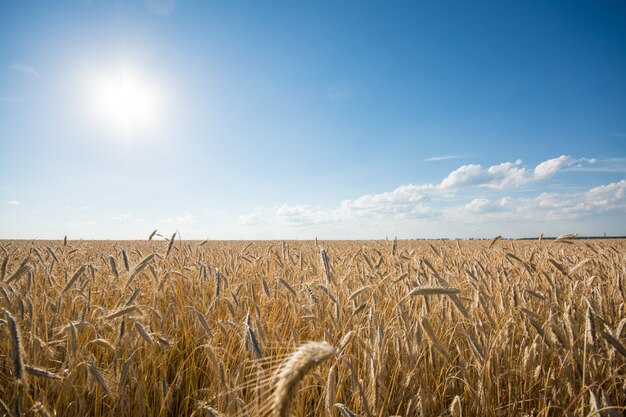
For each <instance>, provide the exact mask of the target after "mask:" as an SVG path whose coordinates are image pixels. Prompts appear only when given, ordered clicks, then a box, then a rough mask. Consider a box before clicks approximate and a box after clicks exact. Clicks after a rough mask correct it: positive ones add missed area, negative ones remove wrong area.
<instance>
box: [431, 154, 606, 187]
mask: <svg viewBox="0 0 626 417" xmlns="http://www.w3.org/2000/svg"><path fill="white" fill-rule="evenodd" d="M596 162H598V161H597V160H596V159H593V158H592V159H588V158H580V159H574V158H572V157H571V156H566V155H561V156H559V157H558V158H552V159H548V160H547V161H543V162H541V163H540V164H538V165H537V166H536V167H535V168H534V169H530V168H527V167H525V166H524V165H523V162H522V160H521V159H518V160H516V161H515V162H514V163H513V162H503V163H501V164H498V165H493V166H490V167H489V168H484V167H483V166H482V165H474V164H472V165H463V166H461V167H459V168H458V169H456V170H454V171H452V172H451V173H450V174H449V175H448V176H447V177H446V178H444V180H443V181H441V184H440V185H439V186H440V187H441V188H442V189H444V190H456V189H460V188H465V187H485V188H491V189H497V190H505V189H513V188H519V187H522V186H525V185H527V184H530V183H533V182H536V181H541V180H546V179H548V178H551V177H553V176H554V175H556V174H557V173H558V172H559V171H562V170H564V169H566V168H569V167H571V166H572V165H574V164H578V166H579V167H580V169H583V166H584V167H586V166H589V165H592V164H595V163H596Z"/></svg>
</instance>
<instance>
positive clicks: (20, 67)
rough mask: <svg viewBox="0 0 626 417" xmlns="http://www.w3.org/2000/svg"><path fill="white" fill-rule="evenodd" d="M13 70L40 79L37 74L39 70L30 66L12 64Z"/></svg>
mask: <svg viewBox="0 0 626 417" xmlns="http://www.w3.org/2000/svg"><path fill="white" fill-rule="evenodd" d="M11 69H12V70H13V71H17V72H21V73H22V74H26V75H30V76H32V77H39V72H37V70H35V69H34V68H33V67H31V66H29V65H25V64H20V63H18V62H14V63H13V64H11Z"/></svg>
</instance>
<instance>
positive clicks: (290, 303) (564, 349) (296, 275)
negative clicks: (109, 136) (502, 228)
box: [0, 233, 626, 417]
mask: <svg viewBox="0 0 626 417" xmlns="http://www.w3.org/2000/svg"><path fill="white" fill-rule="evenodd" d="M154 237H155V236H154V233H153V234H152V235H151V236H150V240H149V241H67V240H59V241H2V242H0V247H1V248H2V253H1V256H2V266H1V271H0V309H1V310H0V400H1V402H0V416H2V415H5V416H13V417H17V416H21V415H26V416H34V415H41V416H48V415H49V416H54V415H57V416H85V415H90V416H187V415H194V416H218V415H219V416H272V417H278V416H335V417H338V416H345V417H347V416H354V415H358V416H368V417H375V416H380V417H384V416H405V417H407V416H424V417H425V416H453V417H457V416H474V415H481V416H525V415H529V416H531V415H532V416H567V415H575V416H586V415H602V416H620V415H624V409H623V408H620V406H622V405H624V404H626V347H625V344H626V332H625V327H626V307H625V301H626V291H625V288H624V286H625V282H624V280H625V279H624V274H625V273H626V260H625V254H626V251H625V249H626V243H625V242H624V241H620V240H601V241H600V240H595V241H594V240H568V239H563V240H557V241H548V240H543V241H541V240H540V241H509V240H504V239H499V240H497V239H496V240H494V241H491V242H490V241H430V242H429V241H403V240H402V241H401V240H398V241H396V240H393V241H392V240H389V241H386V240H385V241H324V242H322V241H320V242H318V241H286V242H281V241H273V242H272V241H254V242H243V241H237V242H234V241H205V242H200V241H181V240H178V239H176V238H175V237H174V238H172V239H169V240H155V239H153V238H154ZM157 237H158V236H157Z"/></svg>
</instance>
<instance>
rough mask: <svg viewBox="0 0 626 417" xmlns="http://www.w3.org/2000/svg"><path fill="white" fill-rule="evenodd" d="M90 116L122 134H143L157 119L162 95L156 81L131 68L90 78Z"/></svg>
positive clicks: (154, 124) (151, 127)
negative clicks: (151, 80)
mask: <svg viewBox="0 0 626 417" xmlns="http://www.w3.org/2000/svg"><path fill="white" fill-rule="evenodd" d="M89 90H90V101H91V108H92V112H93V116H94V117H95V119H96V120H98V121H99V122H100V123H99V124H102V125H104V126H107V127H108V128H110V129H111V130H112V131H113V132H114V133H116V134H118V135H122V136H129V135H136V134H139V133H145V132H146V131H148V130H152V129H154V128H155V127H156V124H157V122H158V121H159V112H160V107H161V95H160V92H159V90H158V88H157V87H156V85H155V84H153V83H152V82H150V81H149V80H148V79H147V78H145V77H142V76H141V75H140V74H138V73H137V72H134V71H130V70H122V71H117V72H113V73H111V74H101V75H98V76H94V77H92V79H91V81H90V88H89Z"/></svg>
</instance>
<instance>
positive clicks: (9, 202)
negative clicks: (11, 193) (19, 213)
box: [5, 200, 20, 206]
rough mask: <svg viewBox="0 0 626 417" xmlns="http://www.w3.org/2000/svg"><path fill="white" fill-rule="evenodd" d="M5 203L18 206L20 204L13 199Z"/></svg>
mask: <svg viewBox="0 0 626 417" xmlns="http://www.w3.org/2000/svg"><path fill="white" fill-rule="evenodd" d="M5 203H6V204H8V205H9V206H18V205H19V204H20V202H19V201H15V200H9V201H5Z"/></svg>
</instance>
